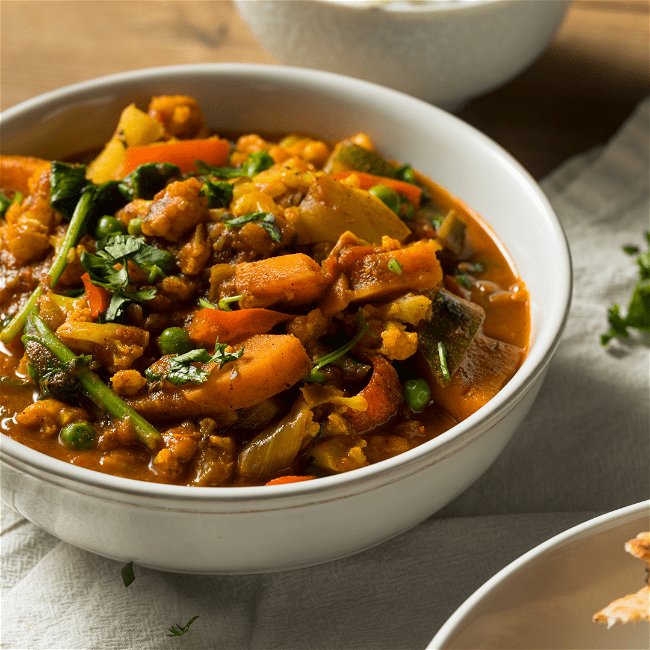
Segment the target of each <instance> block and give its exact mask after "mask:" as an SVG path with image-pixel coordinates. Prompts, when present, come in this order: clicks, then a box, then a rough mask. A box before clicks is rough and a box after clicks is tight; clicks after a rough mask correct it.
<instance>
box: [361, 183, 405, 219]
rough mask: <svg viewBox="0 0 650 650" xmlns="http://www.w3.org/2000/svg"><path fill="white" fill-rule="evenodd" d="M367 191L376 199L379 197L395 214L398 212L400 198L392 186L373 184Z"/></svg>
mask: <svg viewBox="0 0 650 650" xmlns="http://www.w3.org/2000/svg"><path fill="white" fill-rule="evenodd" d="M368 191H369V192H370V194H373V195H374V196H376V197H377V198H378V199H381V200H382V201H383V202H384V203H385V204H386V205H387V206H388V207H389V208H390V209H391V210H392V211H393V212H394V213H395V214H399V206H400V203H401V199H400V196H399V194H398V193H397V192H396V191H395V190H394V189H393V188H392V187H388V185H375V186H374V187H371V188H370V189H369V190H368Z"/></svg>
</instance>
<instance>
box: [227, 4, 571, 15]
mask: <svg viewBox="0 0 650 650" xmlns="http://www.w3.org/2000/svg"><path fill="white" fill-rule="evenodd" d="M266 1H267V2H268V1H269V0H266ZM271 1H272V2H277V1H278V0H271ZM558 1H560V2H564V3H567V2H569V1H570V0H558ZM246 2H250V0H235V4H236V5H242V4H244V3H246ZM311 2H313V3H315V4H324V5H332V6H334V7H338V8H339V9H340V10H341V11H346V10H351V11H366V12H367V11H373V12H379V11H381V12H383V13H385V14H388V15H394V16H410V15H415V16H417V15H418V14H442V13H454V14H456V13H461V12H470V11H479V12H480V11H484V10H485V11H490V10H491V8H492V7H493V6H495V5H496V6H498V7H499V8H501V7H504V8H507V6H508V5H514V4H517V3H518V2H520V0H429V1H428V2H424V3H423V4H416V3H413V4H411V2H412V0H383V2H382V0H311ZM394 3H397V4H396V5H395V4H394ZM409 5H410V6H409ZM483 8H487V9H483Z"/></svg>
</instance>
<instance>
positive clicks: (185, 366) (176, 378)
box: [145, 342, 244, 386]
mask: <svg viewBox="0 0 650 650" xmlns="http://www.w3.org/2000/svg"><path fill="white" fill-rule="evenodd" d="M227 347H228V345H227V344H226V343H219V342H217V343H216V345H215V348H214V354H212V355H211V354H210V353H209V352H208V351H207V350H206V349H205V348H198V349H196V350H190V351H189V352H186V353H185V354H178V355H176V356H175V357H172V358H171V359H170V360H169V362H168V365H167V369H166V371H165V372H164V373H156V372H153V371H152V370H151V368H147V370H146V371H145V376H146V377H147V379H149V381H160V380H162V379H166V380H167V381H168V382H169V383H171V384H174V386H181V385H183V384H188V383H192V384H202V383H203V382H204V381H207V379H208V377H209V376H210V373H209V372H208V371H206V370H204V369H203V368H201V367H199V366H195V365H193V364H195V363H204V364H207V363H217V364H219V369H221V368H223V367H224V366H225V365H226V364H227V363H229V362H230V361H236V360H237V359H239V358H240V357H241V356H242V354H244V348H243V347H242V348H240V349H239V350H238V351H237V352H226V348H227Z"/></svg>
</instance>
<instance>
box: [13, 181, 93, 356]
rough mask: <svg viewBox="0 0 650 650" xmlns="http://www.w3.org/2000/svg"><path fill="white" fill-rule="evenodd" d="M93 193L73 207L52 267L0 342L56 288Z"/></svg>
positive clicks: (89, 191)
mask: <svg viewBox="0 0 650 650" xmlns="http://www.w3.org/2000/svg"><path fill="white" fill-rule="evenodd" d="M94 193H95V191H94V186H91V187H88V188H87V189H85V190H84V191H83V192H82V194H81V197H80V198H79V201H78V202H77V206H76V207H75V210H74V214H73V215H72V218H71V219H70V223H69V225H68V230H67V231H66V234H65V237H64V238H63V242H62V243H61V248H59V251H58V252H57V254H56V256H55V258H54V261H53V262H52V266H51V267H50V272H49V273H48V274H47V276H46V278H45V283H43V282H41V283H40V284H39V285H38V286H37V287H36V289H34V291H33V292H32V295H31V296H30V297H29V300H28V301H27V302H26V303H25V304H24V305H23V306H22V307H21V308H20V309H19V310H18V312H16V314H15V315H14V317H13V318H12V319H11V320H10V321H9V323H8V324H7V325H6V326H5V328H4V329H3V330H2V332H0V342H2V343H9V342H11V341H13V340H14V339H15V338H16V337H17V336H18V334H20V331H21V330H22V329H23V327H24V326H25V321H26V320H27V316H28V314H29V313H30V312H31V311H32V309H33V308H34V306H35V305H36V301H37V300H38V299H39V297H40V296H42V295H43V293H44V292H45V291H46V290H47V289H53V288H54V287H55V286H56V283H57V282H58V281H59V279H60V278H61V275H62V274H63V271H64V270H65V267H66V264H67V263H68V253H69V252H70V249H71V248H72V247H73V246H74V245H75V242H76V241H77V239H78V237H79V234H80V233H81V229H82V228H83V225H84V223H85V221H86V217H87V216H88V213H89V211H90V208H91V207H92V204H93V196H94ZM44 284H45V286H44Z"/></svg>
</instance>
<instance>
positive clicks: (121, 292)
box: [81, 235, 174, 322]
mask: <svg viewBox="0 0 650 650" xmlns="http://www.w3.org/2000/svg"><path fill="white" fill-rule="evenodd" d="M129 262H131V263H133V264H135V265H136V266H137V267H138V268H140V269H141V270H142V271H144V272H145V273H147V276H148V277H147V281H148V282H150V283H151V282H154V281H155V280H157V279H158V278H161V277H165V276H166V274H167V273H169V271H170V270H171V268H172V266H173V264H174V256H173V254H172V253H170V252H168V251H165V250H159V249H157V248H155V247H154V246H150V245H149V244H147V243H146V242H145V240H144V239H143V238H142V237H133V236H132V235H115V236H113V237H107V238H106V239H102V240H100V241H99V242H98V243H97V254H96V255H93V254H92V253H87V252H85V251H84V252H83V253H82V254H81V265H82V266H83V267H84V270H85V271H86V272H87V273H88V276H89V278H90V281H91V282H92V283H93V284H94V285H96V286H98V287H104V288H105V289H108V290H109V291H112V292H113V295H112V297H111V302H110V305H109V307H108V309H107V311H106V313H105V314H104V315H103V316H102V317H103V319H104V320H105V321H106V322H115V321H117V320H119V319H120V318H121V317H122V315H123V314H124V310H125V309H126V307H127V306H128V303H129V302H140V303H141V302H146V301H148V300H152V299H153V298H154V296H155V295H156V291H155V289H153V288H147V289H141V290H135V289H132V288H129V287H130V286H131V285H132V284H133V282H132V280H131V277H130V275H129V267H128V263H129Z"/></svg>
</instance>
